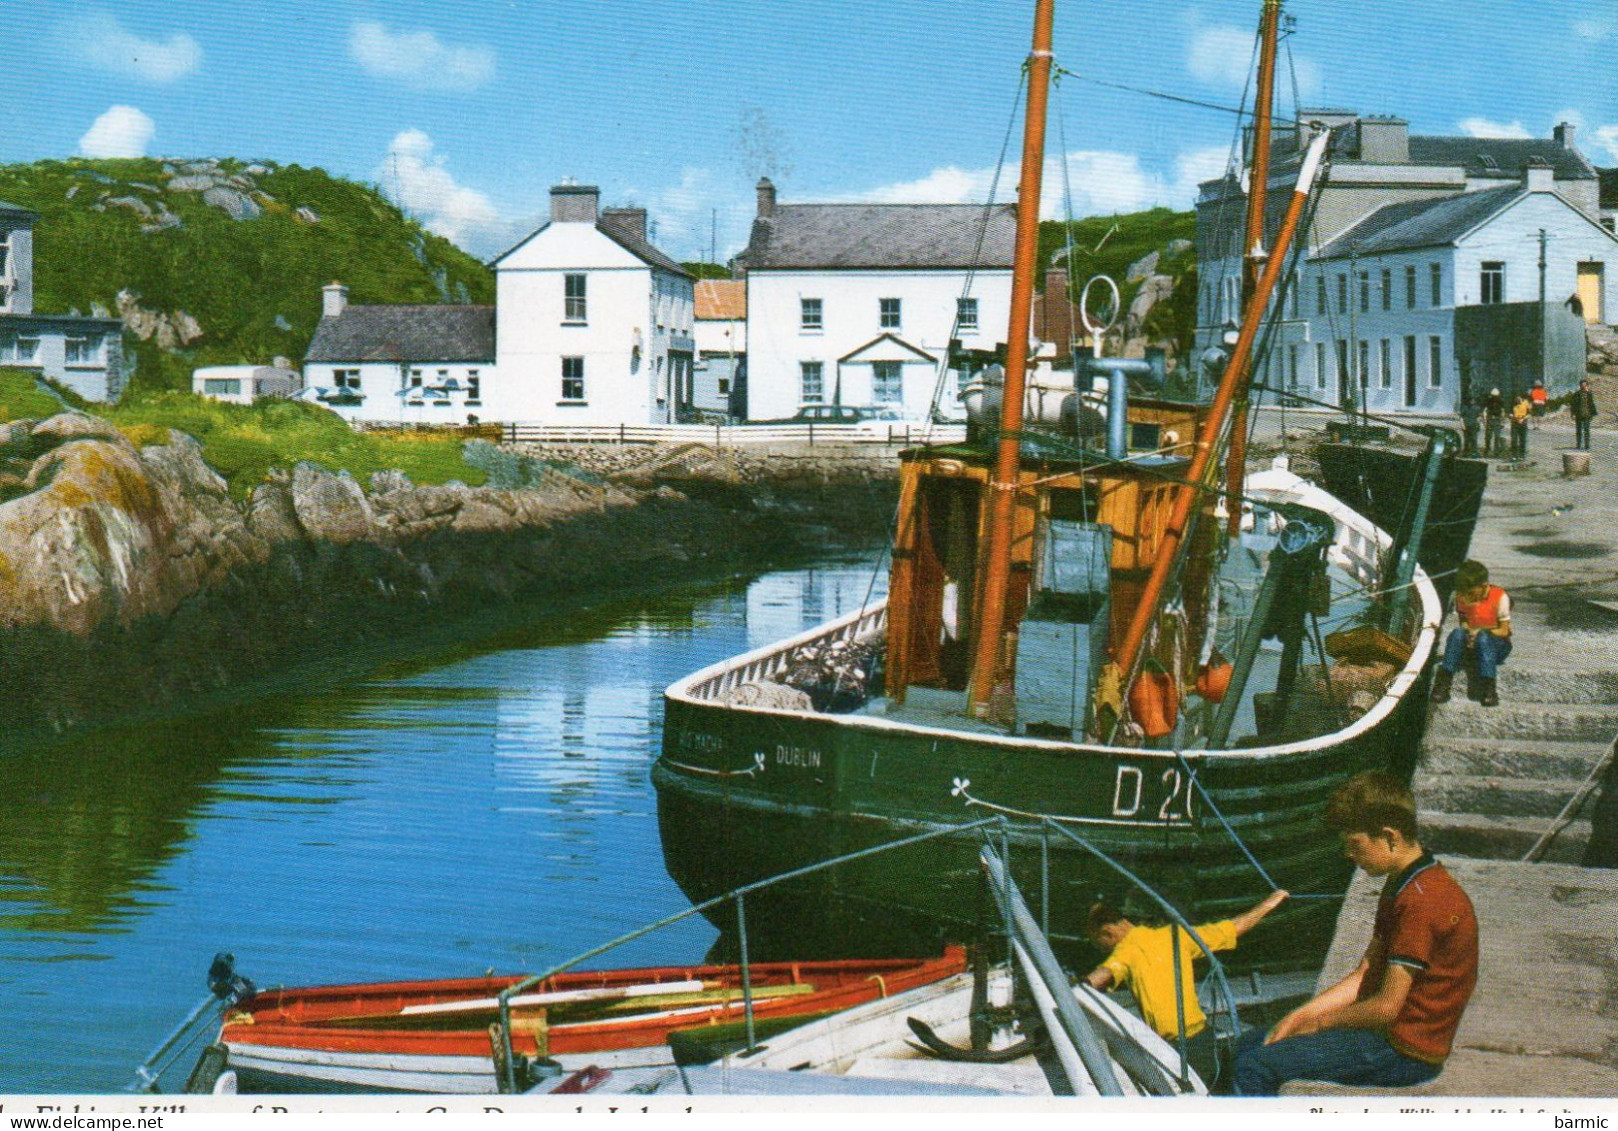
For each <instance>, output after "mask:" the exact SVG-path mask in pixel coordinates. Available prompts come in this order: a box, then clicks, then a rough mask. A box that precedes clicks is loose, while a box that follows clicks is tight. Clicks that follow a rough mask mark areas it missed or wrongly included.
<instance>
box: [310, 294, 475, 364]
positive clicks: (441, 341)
mask: <svg viewBox="0 0 1618 1131" xmlns="http://www.w3.org/2000/svg"><path fill="white" fill-rule="evenodd" d="M303 359H304V361H306V362H309V361H317V362H321V361H355V362H359V361H385V362H409V361H422V362H434V361H488V362H492V361H493V360H494V307H492V306H443V305H436V306H350V307H348V308H347V309H345V310H344V311H343V312H342V313H341V314H339V315H337V317H335V318H322V319H321V320H320V324H319V325H318V326H316V327H315V336H314V337H313V338H311V339H310V340H309V349H308V351H307V352H306V353H305V354H304V358H303Z"/></svg>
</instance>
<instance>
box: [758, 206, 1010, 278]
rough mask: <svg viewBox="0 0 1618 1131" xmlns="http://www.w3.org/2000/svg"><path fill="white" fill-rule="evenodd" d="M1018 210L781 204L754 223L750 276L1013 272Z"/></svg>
mask: <svg viewBox="0 0 1618 1131" xmlns="http://www.w3.org/2000/svg"><path fill="white" fill-rule="evenodd" d="M1016 226H1017V214H1016V207H1015V206H1014V205H1010V204H998V205H993V206H991V207H989V208H985V207H984V206H983V205H981V204H781V205H777V206H776V207H775V210H774V212H773V213H772V214H771V215H769V216H761V217H759V218H758V219H756V220H754V221H753V233H752V238H751V239H750V240H749V241H748V244H747V250H746V251H745V252H744V253H743V260H744V262H745V263H746V265H747V269H748V270H749V271H759V270H794V269H797V270H802V269H837V270H845V269H849V268H880V269H899V270H903V269H906V268H910V269H928V268H932V269H952V268H953V269H962V270H964V269H969V268H1006V269H1009V268H1010V267H1011V264H1012V260H1013V258H1014V256H1015V247H1016Z"/></svg>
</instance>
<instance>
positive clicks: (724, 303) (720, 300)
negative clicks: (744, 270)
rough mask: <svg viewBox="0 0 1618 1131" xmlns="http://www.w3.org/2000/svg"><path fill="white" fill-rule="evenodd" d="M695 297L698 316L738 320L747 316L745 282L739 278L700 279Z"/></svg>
mask: <svg viewBox="0 0 1618 1131" xmlns="http://www.w3.org/2000/svg"><path fill="white" fill-rule="evenodd" d="M696 297H697V317H698V318H702V319H727V318H728V319H735V320H737V321H740V320H741V319H743V318H746V317H747V284H746V283H744V282H743V281H742V280H740V279H702V280H700V281H699V282H698V283H697V296H696Z"/></svg>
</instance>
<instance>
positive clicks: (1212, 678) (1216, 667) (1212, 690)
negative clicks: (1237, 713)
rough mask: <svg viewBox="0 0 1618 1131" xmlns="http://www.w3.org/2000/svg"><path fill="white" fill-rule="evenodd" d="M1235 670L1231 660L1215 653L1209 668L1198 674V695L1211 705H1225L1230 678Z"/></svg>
mask: <svg viewBox="0 0 1618 1131" xmlns="http://www.w3.org/2000/svg"><path fill="white" fill-rule="evenodd" d="M1233 670H1234V669H1233V668H1232V667H1231V663H1230V661H1229V660H1227V659H1225V658H1224V657H1223V656H1221V655H1220V654H1219V653H1217V652H1215V653H1214V654H1213V656H1211V657H1210V658H1209V661H1208V665H1207V667H1205V668H1203V669H1202V670H1201V671H1200V672H1198V673H1197V694H1198V695H1200V696H1202V697H1203V698H1204V699H1206V700H1207V701H1208V702H1210V703H1223V702H1224V701H1225V692H1227V691H1229V690H1230V676H1231V672H1232V671H1233Z"/></svg>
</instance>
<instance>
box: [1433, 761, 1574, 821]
mask: <svg viewBox="0 0 1618 1131" xmlns="http://www.w3.org/2000/svg"><path fill="white" fill-rule="evenodd" d="M1411 785H1412V786H1413V788H1414V789H1415V791H1416V795H1417V796H1418V797H1420V798H1421V803H1422V804H1423V805H1426V806H1431V807H1432V808H1434V809H1436V810H1439V811H1441V812H1445V813H1455V814H1470V813H1487V814H1489V815H1490V816H1495V817H1506V818H1510V819H1516V818H1519V817H1524V818H1530V817H1543V818H1546V819H1549V818H1552V817H1555V816H1556V815H1557V814H1558V813H1560V812H1561V811H1562V808H1563V807H1564V806H1565V805H1566V804H1567V803H1568V802H1569V801H1570V800H1572V798H1573V796H1574V795H1575V794H1576V793H1578V792H1579V789H1580V788H1581V787H1582V786H1583V785H1584V779H1583V778H1582V777H1580V778H1575V779H1565V778H1555V779H1553V778H1522V777H1512V776H1509V775H1503V774H1493V775H1485V774H1433V773H1425V772H1423V773H1418V774H1417V775H1416V777H1415V780H1414V781H1412V782H1411ZM1585 804H1586V805H1589V804H1590V802H1589V801H1586V803H1585Z"/></svg>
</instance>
